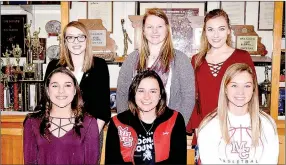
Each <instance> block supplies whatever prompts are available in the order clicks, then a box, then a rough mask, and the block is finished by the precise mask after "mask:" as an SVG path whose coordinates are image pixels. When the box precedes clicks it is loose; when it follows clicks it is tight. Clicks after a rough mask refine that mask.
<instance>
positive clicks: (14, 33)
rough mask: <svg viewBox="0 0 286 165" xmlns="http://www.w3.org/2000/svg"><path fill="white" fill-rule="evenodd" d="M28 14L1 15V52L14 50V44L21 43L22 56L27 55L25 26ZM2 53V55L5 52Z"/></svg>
mask: <svg viewBox="0 0 286 165" xmlns="http://www.w3.org/2000/svg"><path fill="white" fill-rule="evenodd" d="M26 22H27V15H1V52H2V53H4V52H6V49H7V50H8V51H11V50H12V44H14V45H16V44H19V47H20V48H21V50H22V57H25V56H26V46H25V41H24V38H25V35H26V33H25V28H24V25H25V24H26ZM2 53H1V57H3V54H2Z"/></svg>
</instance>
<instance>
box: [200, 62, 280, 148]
mask: <svg viewBox="0 0 286 165" xmlns="http://www.w3.org/2000/svg"><path fill="white" fill-rule="evenodd" d="M242 72H247V73H249V74H250V75H251V77H252V80H253V94H252V98H251V100H250V101H249V103H248V112H249V114H250V121H251V123H250V124H251V140H252V145H253V146H255V147H256V146H258V144H259V137H260V136H261V132H262V128H261V119H260V116H264V117H265V118H266V119H268V120H269V121H270V123H272V126H273V129H274V130H275V131H276V129H275V125H274V124H273V122H272V121H271V117H270V116H269V115H267V114H266V113H264V112H262V111H261V110H260V109H259V100H258V85H257V79H256V76H255V73H254V72H253V71H252V69H251V67H250V66H249V65H247V64H244V63H236V64H233V65H231V66H230V67H229V68H228V69H227V70H226V72H225V74H224V76H223V78H222V82H221V85H220V91H219V99H218V107H217V109H215V110H214V111H213V112H211V113H209V114H208V115H207V116H206V117H205V118H204V119H203V121H202V122H201V123H200V126H199V129H198V132H199V131H200V130H201V129H202V128H203V127H204V126H206V125H207V124H208V123H209V122H210V121H211V120H212V119H213V118H215V117H218V120H219V125H220V130H221V134H222V138H223V139H224V141H225V142H226V143H227V144H229V143H230V137H229V131H228V116H227V113H228V102H229V100H228V98H227V94H226V88H227V85H228V84H229V83H230V81H231V80H232V79H233V78H234V77H235V76H236V75H238V74H240V73H242Z"/></svg>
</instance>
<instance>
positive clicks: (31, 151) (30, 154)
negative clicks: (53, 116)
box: [23, 118, 38, 164]
mask: <svg viewBox="0 0 286 165" xmlns="http://www.w3.org/2000/svg"><path fill="white" fill-rule="evenodd" d="M23 141H24V163H25V164H37V163H38V160H37V157H38V154H37V153H38V147H37V140H36V135H35V133H34V131H33V125H32V122H31V119H30V118H28V119H25V121H24V131H23Z"/></svg>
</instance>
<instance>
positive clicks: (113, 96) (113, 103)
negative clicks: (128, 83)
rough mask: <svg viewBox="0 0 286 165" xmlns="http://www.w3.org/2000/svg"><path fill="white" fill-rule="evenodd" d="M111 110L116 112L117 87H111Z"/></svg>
mask: <svg viewBox="0 0 286 165" xmlns="http://www.w3.org/2000/svg"><path fill="white" fill-rule="evenodd" d="M110 110H111V111H114V112H116V111H117V109H116V88H110Z"/></svg>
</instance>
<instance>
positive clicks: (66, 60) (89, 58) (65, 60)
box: [59, 21, 93, 72]
mask: <svg viewBox="0 0 286 165" xmlns="http://www.w3.org/2000/svg"><path fill="white" fill-rule="evenodd" d="M68 27H75V28H77V29H79V30H81V31H82V32H83V34H84V35H85V36H86V49H85V55H84V61H83V66H82V71H83V72H86V71H88V70H89V69H90V68H91V67H92V66H93V54H92V47H91V40H90V36H89V32H88V30H87V28H86V26H85V25H84V24H83V23H81V22H78V21H72V22H70V23H68V24H67V25H66V27H65V28H64V30H63V33H62V34H61V53H60V61H59V63H60V64H61V65H62V66H67V67H69V69H70V70H71V71H74V65H73V61H72V58H71V54H70V51H69V49H68V47H67V45H66V40H65V37H66V31H67V28H68Z"/></svg>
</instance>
